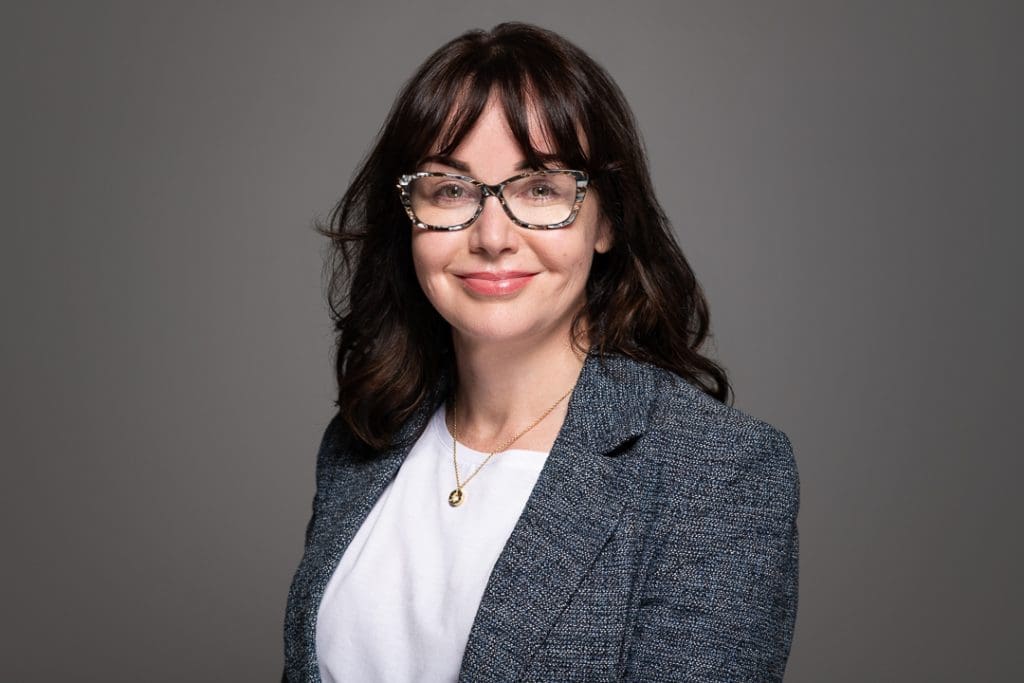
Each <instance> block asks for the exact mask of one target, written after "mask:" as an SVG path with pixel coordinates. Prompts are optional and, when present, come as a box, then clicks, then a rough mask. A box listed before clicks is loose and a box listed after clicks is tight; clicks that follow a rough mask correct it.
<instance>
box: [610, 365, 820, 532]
mask: <svg viewBox="0 0 1024 683" xmlns="http://www.w3.org/2000/svg"><path fill="white" fill-rule="evenodd" d="M629 365H630V366H631V367H632V370H631V374H632V376H633V377H635V378H637V379H638V380H640V381H641V382H642V383H643V384H644V385H645V390H646V392H647V399H646V400H647V404H646V406H645V408H646V423H647V424H646V429H645V431H644V435H643V438H642V439H641V440H640V441H639V442H638V444H637V446H638V447H639V448H641V449H642V452H643V457H644V459H645V461H646V463H645V466H644V469H645V470H646V471H647V476H649V477H652V478H654V479H657V480H658V481H660V482H661V484H662V487H661V488H662V492H663V493H666V494H668V496H669V497H670V498H676V499H678V500H677V502H680V503H683V502H684V501H685V504H687V505H689V506H692V505H694V504H697V505H710V506H714V505H721V504H724V501H725V500H726V499H728V500H730V501H731V504H740V505H746V506H749V507H757V508H761V509H762V510H763V512H765V513H767V514H773V515H779V516H781V517H786V518H793V517H795V515H796V512H797V509H798V506H799V486H800V484H799V474H798V471H797V464H796V458H795V456H794V453H793V447H792V444H791V442H790V439H789V437H788V436H787V435H786V433H785V432H783V431H782V430H781V429H779V428H777V427H775V426H773V425H771V424H769V423H768V422H765V421H764V420H761V419H758V418H756V417H754V416H752V415H749V414H747V413H745V412H743V411H741V410H739V409H737V408H735V407H733V406H729V405H726V404H724V403H722V402H720V401H718V400H717V399H715V398H713V397H712V396H709V395H708V394H706V393H704V392H703V391H702V390H700V389H699V388H697V387H696V386H694V385H692V384H690V383H689V382H688V381H686V380H685V379H683V378H682V377H679V376H678V375H676V374H675V373H672V372H670V371H668V370H664V369H662V368H658V367H655V366H652V365H649V364H644V363H639V362H637V361H629ZM641 378H642V379H641Z"/></svg>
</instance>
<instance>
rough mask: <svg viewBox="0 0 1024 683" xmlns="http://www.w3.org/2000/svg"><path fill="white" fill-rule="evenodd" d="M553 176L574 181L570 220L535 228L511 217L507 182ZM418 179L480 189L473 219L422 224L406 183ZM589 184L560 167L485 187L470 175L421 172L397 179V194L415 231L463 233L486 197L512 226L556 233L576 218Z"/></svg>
mask: <svg viewBox="0 0 1024 683" xmlns="http://www.w3.org/2000/svg"><path fill="white" fill-rule="evenodd" d="M554 174H560V175H571V176H572V177H573V178H574V179H575V180H576V199H575V201H573V204H572V210H571V211H570V212H569V217H568V218H566V219H565V220H564V221H561V222H560V223H552V224H550V225H535V224H533V223H524V222H523V221H521V220H519V219H518V218H516V217H515V215H513V213H512V210H511V209H509V207H508V204H507V203H505V195H504V194H503V193H502V191H503V190H504V189H505V186H506V185H508V184H510V183H514V182H515V181H517V180H521V179H523V178H527V177H530V176H543V175H554ZM417 178H452V179H453V180H462V181H464V182H467V183H470V184H472V185H475V186H476V187H479V188H480V189H481V193H480V203H479V205H478V206H477V207H476V213H474V214H473V217H472V218H470V219H469V220H468V221H466V222H465V223H459V224H458V225H452V226H441V225H428V224H427V223H424V222H423V221H421V220H420V219H419V218H417V217H416V213H415V212H414V211H413V210H412V197H411V196H409V184H410V183H411V182H412V181H414V180H416V179H417ZM589 182H590V177H589V176H588V175H587V174H586V172H584V171H574V170H570V169H563V168H557V169H546V170H543V171H531V172H529V173H521V174H519V175H517V176H512V177H511V178H508V179H507V180H503V181H501V182H500V183H498V184H497V185H488V184H487V183H482V182H480V181H479V180H477V179H476V178H470V177H469V176H465V175H456V174H454V173H434V172H429V171H424V172H422V173H410V174H407V175H402V176H399V177H398V185H397V187H398V190H399V192H400V193H401V199H402V207H403V208H404V209H405V213H406V214H408V216H409V220H411V221H412V224H413V225H415V226H416V227H417V228H422V229H423V230H445V231H452V230H465V229H466V228H468V227H469V226H470V225H472V224H473V221H475V220H476V219H477V218H479V217H480V214H481V213H483V211H484V202H485V201H486V200H487V198H488V197H497V199H498V203H500V204H501V208H502V209H504V211H505V215H506V216H508V217H509V218H510V219H511V220H512V222H513V223H515V224H516V225H518V226H519V227H521V228H528V229H530V230H557V229H558V228H564V227H567V226H569V225H571V224H572V222H573V221H574V220H576V215H577V214H578V213H579V212H580V207H581V206H583V199H584V198H585V197H586V196H587V184H588V183H589Z"/></svg>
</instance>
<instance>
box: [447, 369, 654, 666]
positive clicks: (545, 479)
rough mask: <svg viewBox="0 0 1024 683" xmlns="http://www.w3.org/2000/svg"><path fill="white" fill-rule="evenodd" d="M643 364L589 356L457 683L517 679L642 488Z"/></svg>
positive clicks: (495, 575)
mask: <svg viewBox="0 0 1024 683" xmlns="http://www.w3.org/2000/svg"><path fill="white" fill-rule="evenodd" d="M649 370H650V368H649V367H648V366H646V365H644V364H641V363H637V362H635V361H632V360H629V359H626V358H622V357H606V358H605V360H604V361H601V360H600V359H598V358H597V357H596V356H589V357H588V358H587V361H586V363H585V364H584V367H583V370H582V372H581V373H580V378H579V380H578V382H577V384H576V388H575V390H574V391H573V394H572V397H571V398H570V402H569V409H568V414H567V415H566V419H565V423H564V424H563V425H562V429H561V431H560V432H559V435H558V438H557V439H556V440H555V443H554V445H553V446H552V449H551V452H550V454H549V456H548V459H547V461H546V463H545V465H544V467H543V469H542V470H541V473H540V476H539V477H538V479H537V484H536V485H535V487H534V489H533V491H532V492H531V494H530V497H529V499H528V500H527V503H526V506H525V508H524V510H523V512H522V515H521V516H520V518H519V520H518V522H517V523H516V526H515V527H514V529H513V530H512V534H511V536H510V537H509V539H508V542H507V543H506V545H505V547H504V549H503V550H502V552H501V554H500V555H499V557H498V560H497V562H496V563H495V566H494V569H493V571H492V573H491V576H490V579H489V581H488V583H487V587H486V588H485V590H484V595H483V598H482V601H481V603H480V607H479V609H478V611H477V614H476V619H475V621H474V622H473V627H472V629H471V631H470V634H469V642H468V643H467V645H466V651H465V654H464V656H463V660H462V668H461V672H460V676H459V681H460V683H469V682H471V681H491V682H497V681H509V680H518V679H519V678H520V677H521V676H522V674H523V673H524V671H525V669H526V667H527V666H528V665H529V663H530V660H531V659H532V657H533V654H534V652H535V651H536V649H537V648H538V647H539V646H540V644H541V643H542V642H543V640H544V637H545V634H546V633H547V632H548V631H549V629H550V628H551V626H552V625H553V624H554V622H555V619H556V618H557V616H558V615H559V613H561V611H562V609H563V608H564V607H565V605H566V604H567V603H568V601H569V599H570V598H571V596H572V594H573V592H574V591H575V590H576V588H577V586H578V585H579V583H580V581H581V580H582V578H583V575H584V573H585V571H586V570H587V568H588V567H589V566H590V565H591V563H592V560H593V558H594V556H596V555H597V553H598V551H599V550H600V549H601V547H602V546H603V545H604V543H605V541H606V540H607V538H608V537H609V536H610V535H611V533H612V531H613V530H614V529H615V527H616V525H617V523H618V519H619V517H620V515H621V513H622V510H623V508H624V506H625V503H626V502H627V501H628V500H629V499H630V498H631V496H632V495H634V494H635V493H636V491H637V487H638V484H639V482H638V478H637V470H638V458H634V457H630V455H628V452H627V451H626V449H625V448H624V447H625V446H627V445H628V444H630V443H632V442H633V441H634V440H635V439H636V438H638V437H639V436H640V435H641V434H642V433H643V432H644V430H645V429H646V416H647V409H648V405H649V402H650V396H651V394H652V391H651V389H652V379H651V378H652V375H651V373H650V371H649Z"/></svg>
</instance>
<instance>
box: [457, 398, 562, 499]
mask: <svg viewBox="0 0 1024 683" xmlns="http://www.w3.org/2000/svg"><path fill="white" fill-rule="evenodd" d="M456 393H457V392H456ZM571 393H572V389H569V391H567V392H565V393H564V394H562V397H561V398H560V399H558V400H557V401H555V402H554V403H552V404H551V407H550V408H548V409H547V410H545V411H544V414H543V415H541V416H540V417H538V418H537V419H536V420H534V421H533V424H531V425H530V426H529V427H527V428H526V429H524V430H523V431H521V432H519V433H518V434H516V435H515V436H513V437H512V438H511V439H509V440H508V441H506V442H505V443H503V444H502V445H501V448H498V449H496V450H493V451H491V452H490V454H489V455H488V456H487V457H486V458H484V461H483V462H482V463H480V466H479V467H477V468H476V469H475V470H473V474H471V475H469V476H468V477H466V481H461V480H460V479H459V459H458V456H457V455H456V451H457V450H458V443H459V406H458V403H456V400H455V396H454V395H453V396H452V463H453V464H454V465H455V489H454V490H453V491H452V492H451V493H449V494H448V504H449V505H451V506H452V507H453V508H454V507H458V506H460V505H462V503H463V502H464V501H465V500H466V494H465V492H464V491H463V489H464V488H465V486H466V484H468V483H469V480H470V479H472V478H473V477H475V476H476V474H477V472H479V471H480V470H482V469H483V467H484V465H486V464H487V462H488V461H489V460H490V459H491V458H493V457H494V455H495V454H496V453H501V452H502V451H504V450H505V449H507V448H508V447H509V446H511V445H512V444H514V443H515V442H516V441H518V440H519V438H520V437H521V436H523V435H524V434H526V433H527V432H528V431H530V430H531V429H533V428H534V427H536V426H537V425H539V424H540V423H541V421H542V420H543V419H544V418H545V417H547V416H548V415H550V414H551V411H552V410H554V409H555V408H556V407H557V406H558V404H559V403H561V402H562V401H564V400H565V397H566V396H568V395H569V394H571Z"/></svg>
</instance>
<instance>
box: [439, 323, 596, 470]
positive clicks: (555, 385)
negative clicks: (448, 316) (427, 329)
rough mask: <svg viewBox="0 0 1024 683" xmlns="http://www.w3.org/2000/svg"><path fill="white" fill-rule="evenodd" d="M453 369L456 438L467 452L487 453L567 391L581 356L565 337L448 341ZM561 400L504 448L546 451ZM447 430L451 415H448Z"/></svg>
mask: <svg viewBox="0 0 1024 683" xmlns="http://www.w3.org/2000/svg"><path fill="white" fill-rule="evenodd" d="M453 342H454V348H455V357H456V365H457V368H458V378H459V382H458V388H457V401H458V405H457V408H458V436H459V442H460V443H462V444H465V445H467V446H469V447H470V448H473V449H476V450H480V451H484V452H489V451H490V450H492V449H495V448H499V447H500V446H501V445H502V443H504V442H505V441H506V440H507V439H509V438H511V437H512V436H514V435H515V434H517V433H519V432H520V431H522V430H523V429H525V428H527V427H529V426H530V425H531V424H532V423H533V422H534V421H535V420H537V418H539V417H540V416H541V415H543V414H544V412H545V411H547V410H548V409H549V408H551V406H552V404H554V403H555V401H557V400H558V399H559V397H561V396H562V395H563V394H565V393H566V392H567V391H569V390H570V389H571V388H572V387H573V386H574V385H575V384H576V380H577V378H578V377H579V374H580V370H581V369H582V368H583V362H584V354H582V353H581V352H579V351H577V350H576V349H574V348H573V347H572V345H571V343H570V341H569V339H568V336H565V337H560V338H558V339H552V340H548V341H546V342H540V343H537V341H536V340H534V341H532V342H520V343H502V344H494V343H474V342H472V341H470V340H466V339H461V338H459V337H458V336H457V335H456V336H455V337H453ZM568 403H569V400H568V398H566V399H565V400H563V401H561V402H560V403H559V404H558V405H557V406H556V407H555V409H554V410H552V411H551V413H550V414H549V415H548V416H547V417H546V418H544V420H542V421H541V422H540V423H538V424H537V426H536V427H534V428H533V429H531V430H530V431H529V432H527V433H526V434H524V435H523V436H522V437H520V438H519V439H518V440H516V441H515V443H513V444H512V445H511V446H509V448H520V449H526V450H542V451H547V450H550V448H551V444H552V443H553V442H554V440H555V437H556V436H557V435H558V431H559V429H560V428H561V425H562V422H563V421H564V420H565V414H566V411H567V408H568ZM449 428H451V415H449Z"/></svg>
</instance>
